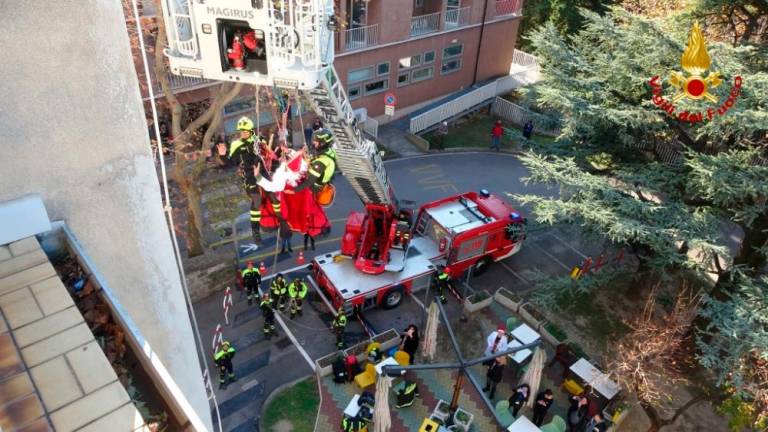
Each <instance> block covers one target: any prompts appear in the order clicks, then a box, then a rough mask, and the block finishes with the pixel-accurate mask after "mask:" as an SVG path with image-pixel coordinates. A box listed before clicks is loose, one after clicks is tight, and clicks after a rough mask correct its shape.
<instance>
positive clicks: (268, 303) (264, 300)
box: [259, 292, 275, 339]
mask: <svg viewBox="0 0 768 432" xmlns="http://www.w3.org/2000/svg"><path fill="white" fill-rule="evenodd" d="M259 309H261V315H262V316H263V317H264V336H265V337H267V339H269V338H271V337H272V335H273V334H275V307H274V305H273V304H272V299H271V298H269V293H266V292H265V293H264V295H263V296H262V297H261V303H259Z"/></svg>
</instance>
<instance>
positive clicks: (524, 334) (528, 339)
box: [512, 324, 541, 345]
mask: <svg viewBox="0 0 768 432" xmlns="http://www.w3.org/2000/svg"><path fill="white" fill-rule="evenodd" d="M512 336H514V337H515V339H517V340H519V341H520V342H522V343H523V344H524V345H527V344H529V343H534V342H536V341H537V340H539V339H541V335H540V334H539V333H537V332H536V330H534V329H532V328H530V327H529V326H528V324H520V325H519V326H517V328H516V329H514V330H512Z"/></svg>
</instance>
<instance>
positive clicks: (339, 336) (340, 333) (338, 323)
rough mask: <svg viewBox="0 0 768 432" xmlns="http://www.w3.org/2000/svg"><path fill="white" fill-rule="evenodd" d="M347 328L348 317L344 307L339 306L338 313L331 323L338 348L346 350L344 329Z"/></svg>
mask: <svg viewBox="0 0 768 432" xmlns="http://www.w3.org/2000/svg"><path fill="white" fill-rule="evenodd" d="M346 327H347V316H346V315H345V314H344V306H339V310H338V313H337V314H336V317H335V318H334V319H333V323H331V328H332V329H333V332H334V333H336V347H337V348H339V349H342V348H344V329H345V328H346Z"/></svg>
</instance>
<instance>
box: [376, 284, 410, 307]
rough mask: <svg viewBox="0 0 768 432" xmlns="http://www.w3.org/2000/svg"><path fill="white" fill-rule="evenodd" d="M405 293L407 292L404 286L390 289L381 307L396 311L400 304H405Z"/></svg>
mask: <svg viewBox="0 0 768 432" xmlns="http://www.w3.org/2000/svg"><path fill="white" fill-rule="evenodd" d="M404 293H405V291H404V290H403V287H402V286H396V287H394V288H392V289H390V290H389V291H387V294H386V295H385V296H384V298H383V299H382V300H381V307H382V308H384V309H394V308H396V307H398V306H400V303H402V302H403V296H405V294H404Z"/></svg>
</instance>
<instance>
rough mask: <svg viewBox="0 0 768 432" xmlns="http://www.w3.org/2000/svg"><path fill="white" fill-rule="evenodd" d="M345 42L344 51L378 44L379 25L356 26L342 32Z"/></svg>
mask: <svg viewBox="0 0 768 432" xmlns="http://www.w3.org/2000/svg"><path fill="white" fill-rule="evenodd" d="M344 36H345V38H346V42H345V45H344V50H345V51H354V50H359V49H363V48H368V47H370V46H374V45H378V44H379V25H378V24H373V25H369V26H365V27H358V28H353V29H349V30H346V31H345V32H344Z"/></svg>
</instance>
